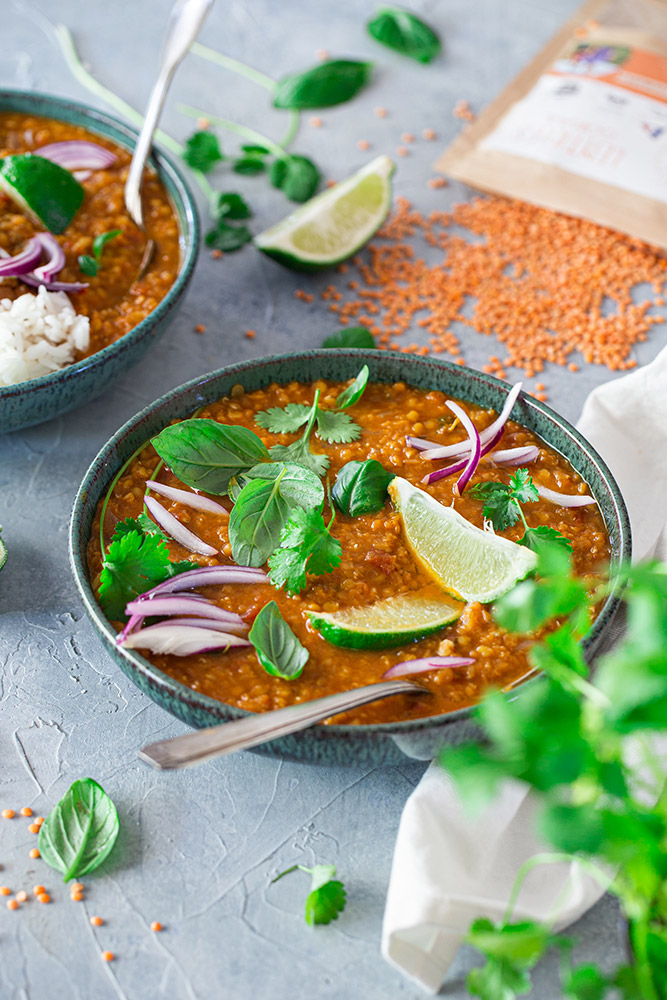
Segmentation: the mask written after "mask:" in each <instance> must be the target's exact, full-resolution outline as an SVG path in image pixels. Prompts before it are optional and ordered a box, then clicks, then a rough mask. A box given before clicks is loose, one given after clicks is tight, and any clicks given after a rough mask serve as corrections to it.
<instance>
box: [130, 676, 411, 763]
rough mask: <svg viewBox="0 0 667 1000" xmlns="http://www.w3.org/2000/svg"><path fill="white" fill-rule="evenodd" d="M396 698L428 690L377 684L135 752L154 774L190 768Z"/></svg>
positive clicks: (401, 684)
mask: <svg viewBox="0 0 667 1000" xmlns="http://www.w3.org/2000/svg"><path fill="white" fill-rule="evenodd" d="M394 694H430V691H429V690H428V689H427V688H423V687H420V686H419V684H413V683H412V681H402V680H401V681H380V682H379V683H378V684H367V685H366V686H365V687H360V688H355V689H354V690H352V691H340V692H339V693H337V694H329V695H326V696H325V697H324V698H316V699H315V700H314V701H307V702H304V703H303V704H302V705H289V706H288V707H287V708H278V709H276V710H275V711H273V712H260V713H258V714H256V715H249V716H247V717H246V718H245V719H236V720H235V721H234V722H224V723H223V724H222V725H221V726H211V727H208V728H206V729H198V730H196V731H195V732H194V733H185V735H183V736H175V737H173V738H172V739H169V740H160V741H159V742H157V743H150V744H149V745H148V746H145V747H143V748H142V749H141V750H140V751H139V757H140V758H141V760H143V761H145V762H146V763H147V764H150V765H151V766H152V767H154V768H156V769H157V770H158V771H165V770H167V771H168V770H172V769H174V768H179V767H188V766H189V765H191V764H199V763H201V761H204V760H211V759H212V758H213V757H221V756H222V755H223V754H229V753H236V751H237V750H248V749H250V747H258V746H260V745H261V744H262V743H269V742H270V741H271V740H276V739H278V737H280V736H288V735H289V734H290V733H298V732H300V731H301V730H302V729H308V727H309V726H312V725H314V724H315V723H316V722H321V721H322V719H328V718H329V716H331V715H338V713H339V712H347V711H349V709H352V708H358V707H359V706H360V705H367V704H368V702H371V701H378V700H379V699H380V698H389V697H390V696H391V695H394Z"/></svg>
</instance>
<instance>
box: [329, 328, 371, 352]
mask: <svg viewBox="0 0 667 1000" xmlns="http://www.w3.org/2000/svg"><path fill="white" fill-rule="evenodd" d="M322 347H329V348H333V347H375V341H374V340H373V335H372V334H371V333H369V331H368V330H367V329H366V327H365V326H349V327H345V328H343V329H342V330H337V331H336V332H335V333H332V334H330V335H329V336H328V337H325V338H324V340H323V341H322Z"/></svg>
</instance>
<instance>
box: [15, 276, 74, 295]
mask: <svg viewBox="0 0 667 1000" xmlns="http://www.w3.org/2000/svg"><path fill="white" fill-rule="evenodd" d="M19 280H20V281H22V282H23V283H24V284H26V285H30V287H31V288H39V287H40V286H41V285H44V288H46V290H47V292H85V290H86V288H88V282H87V281H44V280H40V279H39V278H36V277H35V275H34V274H32V273H30V274H19Z"/></svg>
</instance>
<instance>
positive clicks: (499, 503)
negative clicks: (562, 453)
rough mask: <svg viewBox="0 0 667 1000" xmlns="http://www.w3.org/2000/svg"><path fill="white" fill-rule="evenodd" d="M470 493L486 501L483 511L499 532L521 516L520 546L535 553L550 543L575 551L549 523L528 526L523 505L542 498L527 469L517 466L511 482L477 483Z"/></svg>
mask: <svg viewBox="0 0 667 1000" xmlns="http://www.w3.org/2000/svg"><path fill="white" fill-rule="evenodd" d="M468 494H469V496H471V497H473V498H474V499H475V500H483V501H484V507H483V510H482V513H483V514H484V517H485V518H487V519H488V520H489V521H491V523H492V525H493V527H494V529H495V530H496V531H505V529H506V528H511V527H512V526H513V525H514V524H516V522H517V521H518V520H519V519H521V520H522V521H523V527H524V533H523V535H522V536H521V538H520V539H519V542H518V544H519V545H525V546H526V547H527V548H529V549H532V550H533V551H534V552H539V550H540V548H541V547H542V546H543V545H544V543H545V542H547V543H555V544H557V545H561V546H562V547H563V548H565V549H567V550H568V552H571V551H572V543H571V541H570V540H569V538H566V537H565V535H562V534H561V533H560V531H557V530H556V529H555V528H548V527H546V525H539V526H538V527H537V528H529V527H528V524H527V523H526V518H525V517H524V514H523V510H522V508H521V504H524V503H534V502H535V501H536V500H539V499H540V495H539V493H538V492H537V488H536V486H535V484H534V483H533V480H532V478H531V476H530V474H529V472H528V470H527V469H517V470H516V472H515V473H514V475H513V476H511V478H510V481H509V485H508V484H506V483H500V482H485V483H476V484H475V485H474V486H473V487H471V489H469V490H468Z"/></svg>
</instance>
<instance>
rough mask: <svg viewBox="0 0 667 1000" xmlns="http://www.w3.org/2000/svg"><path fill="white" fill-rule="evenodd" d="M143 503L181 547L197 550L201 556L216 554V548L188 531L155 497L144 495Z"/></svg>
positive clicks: (191, 550) (192, 550)
mask: <svg viewBox="0 0 667 1000" xmlns="http://www.w3.org/2000/svg"><path fill="white" fill-rule="evenodd" d="M144 503H145V504H146V506H147V507H148V510H149V511H150V513H151V514H152V515H153V517H154V518H155V520H156V522H157V523H158V524H159V525H160V527H161V528H163V529H164V530H165V531H166V532H167V534H168V535H171V537H172V538H173V539H174V541H175V542H178V544H179V545H182V546H183V548H185V549H189V551H190V552H198V553H199V555H202V556H214V555H217V552H218V550H217V549H214V548H213V546H212V545H208V544H207V543H206V542H205V541H203V539H201V538H199V537H198V536H197V535H195V533H194V531H190V529H189V528H186V527H185V525H184V524H181V522H180V521H179V520H178V518H177V517H174V515H173V514H170V513H169V511H168V510H166V509H165V508H164V507H163V506H162V504H161V503H160V502H159V501H158V500H156V499H155V497H145V498H144Z"/></svg>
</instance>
